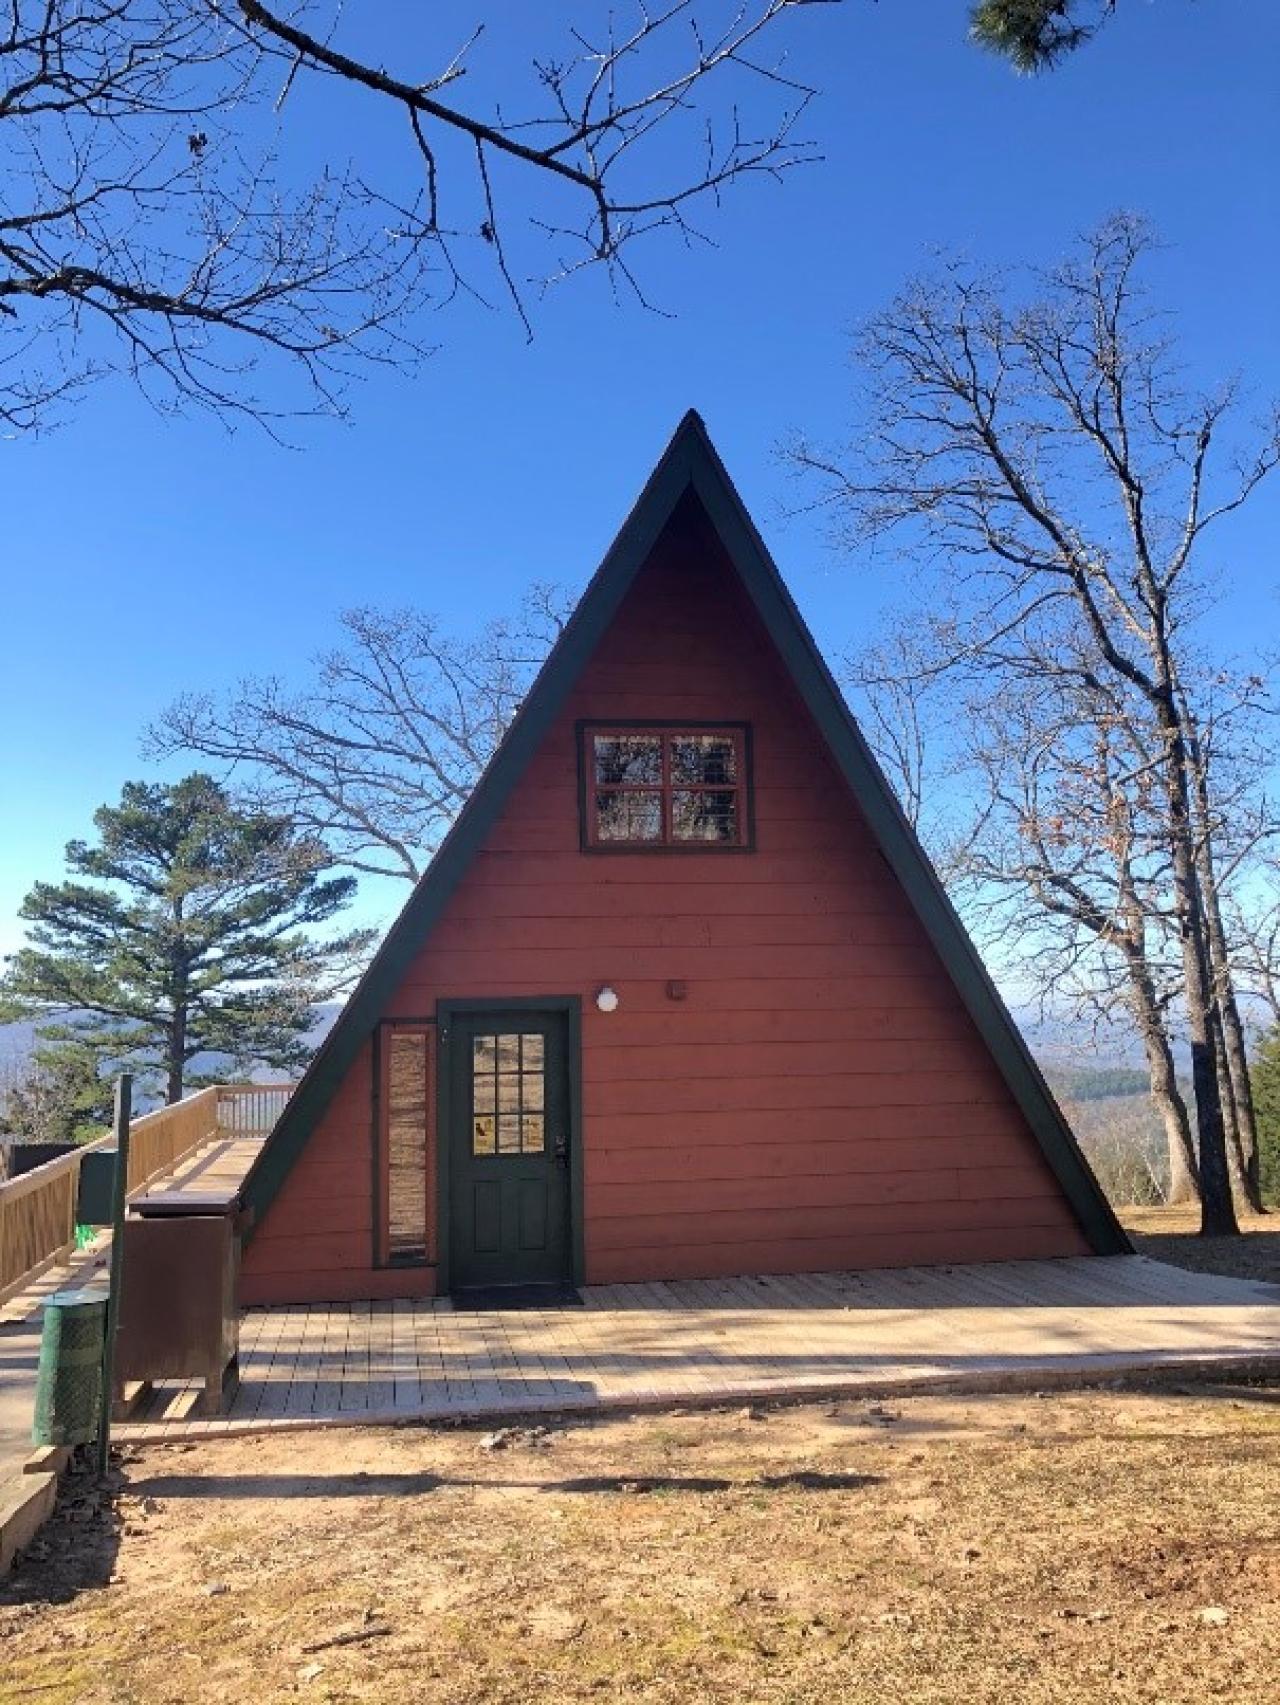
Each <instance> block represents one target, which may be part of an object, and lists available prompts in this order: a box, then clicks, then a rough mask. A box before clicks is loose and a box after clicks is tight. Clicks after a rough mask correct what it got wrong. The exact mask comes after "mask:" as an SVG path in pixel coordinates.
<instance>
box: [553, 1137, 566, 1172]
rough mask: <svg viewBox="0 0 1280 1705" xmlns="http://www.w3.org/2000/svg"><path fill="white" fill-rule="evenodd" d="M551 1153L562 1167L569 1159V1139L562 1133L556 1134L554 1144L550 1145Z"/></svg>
mask: <svg viewBox="0 0 1280 1705" xmlns="http://www.w3.org/2000/svg"><path fill="white" fill-rule="evenodd" d="M552 1153H553V1154H554V1155H555V1157H556V1159H557V1160H558V1161H559V1162H560V1164H561V1166H563V1165H564V1163H565V1162H566V1161H567V1160H568V1158H569V1138H568V1136H567V1134H566V1133H565V1132H564V1131H560V1132H559V1133H558V1134H557V1136H556V1139H555V1142H554V1144H553V1145H552Z"/></svg>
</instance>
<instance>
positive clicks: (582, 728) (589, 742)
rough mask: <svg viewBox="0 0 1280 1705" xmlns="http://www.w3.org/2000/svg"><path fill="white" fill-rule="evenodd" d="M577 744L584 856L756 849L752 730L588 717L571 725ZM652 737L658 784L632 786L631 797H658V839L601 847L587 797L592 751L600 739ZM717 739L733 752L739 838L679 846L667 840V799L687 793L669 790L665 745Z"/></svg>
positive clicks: (745, 725) (729, 723)
mask: <svg viewBox="0 0 1280 1705" xmlns="http://www.w3.org/2000/svg"><path fill="white" fill-rule="evenodd" d="M576 730H577V740H578V842H579V847H580V849H581V851H583V852H584V853H602V854H605V855H610V854H618V853H623V854H627V855H631V856H634V855H635V854H637V853H642V854H650V853H679V854H689V853H712V854H716V855H720V854H725V853H746V852H754V851H755V849H756V816H755V780H754V764H753V754H752V729H751V724H750V723H749V722H738V721H733V720H725V721H717V722H695V721H689V720H686V719H684V718H680V719H666V720H664V719H661V718H653V717H643V718H642V717H636V718H626V717H613V718H602V717H593V718H590V719H585V720H583V721H580V722H579V723H578V724H577V725H576ZM610 734H617V735H623V736H625V735H635V734H654V735H657V736H659V737H660V738H661V740H662V780H661V781H660V782H659V783H657V784H656V785H655V786H652V787H646V786H643V785H638V786H637V789H636V791H638V792H646V793H652V792H656V793H659V794H660V795H661V799H662V821H663V838H662V839H661V840H656V841H602V840H600V839H599V838H598V836H597V833H596V813H595V802H594V798H593V795H594V793H595V789H596V783H595V745H594V741H595V739H596V737H597V736H600V735H610ZM681 734H693V735H705V734H720V735H728V736H729V737H730V738H732V739H733V741H734V742H735V745H736V748H737V756H738V767H739V775H740V779H739V781H738V782H737V783H736V784H735V791H736V792H737V795H738V800H739V805H740V807H741V809H740V812H739V833H738V839H737V840H734V841H694V840H689V841H680V840H676V839H674V838H673V837H670V833H669V830H670V818H671V795H672V793H673V792H680V791H687V790H683V789H678V788H675V787H674V786H673V784H672V781H671V776H670V756H669V754H670V742H671V741H672V740H673V739H674V738H675V737H676V736H678V735H681Z"/></svg>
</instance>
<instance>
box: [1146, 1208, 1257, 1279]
mask: <svg viewBox="0 0 1280 1705" xmlns="http://www.w3.org/2000/svg"><path fill="white" fill-rule="evenodd" d="M1116 1212H1117V1213H1118V1214H1119V1215H1120V1217H1121V1219H1122V1220H1123V1221H1124V1224H1125V1229H1126V1230H1127V1231H1128V1232H1129V1235H1130V1236H1131V1237H1132V1238H1133V1244H1134V1248H1135V1249H1136V1250H1137V1251H1138V1253H1139V1255H1149V1256H1150V1257H1151V1259H1152V1260H1153V1261H1168V1262H1170V1263H1171V1264H1172V1265H1173V1266H1175V1267H1190V1268H1191V1269H1192V1270H1193V1271H1194V1272H1197V1273H1227V1274H1229V1275H1230V1276H1231V1277H1232V1278H1236V1279H1263V1280H1265V1281H1266V1282H1267V1283H1268V1284H1272V1285H1280V1212H1277V1213H1270V1214H1242V1215H1241V1216H1240V1228H1241V1232H1242V1234H1243V1235H1242V1236H1240V1237H1201V1236H1200V1235H1199V1232H1198V1230H1197V1228H1198V1226H1199V1224H1200V1209H1199V1207H1198V1206H1195V1207H1180V1208H1132V1207H1130V1208H1117V1210H1116Z"/></svg>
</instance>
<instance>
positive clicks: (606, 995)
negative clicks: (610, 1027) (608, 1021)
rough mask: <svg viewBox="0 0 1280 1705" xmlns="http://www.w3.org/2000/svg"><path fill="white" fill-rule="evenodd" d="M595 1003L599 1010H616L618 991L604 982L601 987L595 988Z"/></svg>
mask: <svg viewBox="0 0 1280 1705" xmlns="http://www.w3.org/2000/svg"><path fill="white" fill-rule="evenodd" d="M596 1005H597V1007H599V1009H600V1011H601V1012H617V1010H618V991H617V989H614V988H610V986H609V984H608V983H606V984H605V985H604V987H603V988H602V989H597V990H596Z"/></svg>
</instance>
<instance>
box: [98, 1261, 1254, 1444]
mask: <svg viewBox="0 0 1280 1705" xmlns="http://www.w3.org/2000/svg"><path fill="white" fill-rule="evenodd" d="M583 1301H584V1303H585V1306H584V1307H582V1308H570V1307H547V1308H543V1309H527V1310H524V1309H512V1310H493V1311H482V1312H474V1311H466V1310H455V1309H454V1308H453V1307H452V1305H451V1304H450V1303H449V1302H448V1301H447V1300H424V1301H416V1302H411V1301H398V1302H396V1303H394V1304H392V1303H374V1304H370V1303H367V1302H365V1303H333V1304H312V1305H310V1306H307V1307H295V1308H286V1309H262V1308H255V1309H252V1310H250V1311H249V1312H248V1314H247V1315H246V1316H245V1317H244V1320H243V1322H242V1331H241V1365H242V1380H241V1386H240V1390H239V1391H238V1392H237V1394H236V1396H235V1398H234V1399H233V1401H232V1403H231V1406H230V1409H229V1411H228V1413H227V1414H226V1415H224V1416H220V1417H215V1418H212V1419H207V1418H203V1417H199V1416H197V1415H196V1414H194V1413H192V1412H191V1404H190V1396H189V1392H188V1390H187V1389H186V1388H184V1387H182V1386H180V1385H178V1384H174V1385H172V1386H169V1387H167V1388H157V1392H156V1396H155V1399H154V1400H153V1402H152V1404H151V1405H150V1406H149V1407H148V1410H147V1411H146V1413H145V1414H144V1415H143V1416H141V1417H139V1418H138V1419H136V1420H134V1421H131V1422H128V1423H125V1424H123V1425H121V1426H120V1427H119V1428H118V1429H117V1431H118V1433H119V1435H120V1437H121V1438H129V1439H134V1440H149V1439H164V1440H168V1439H175V1438H183V1437H187V1438H209V1437H216V1436H218V1435H219V1434H220V1433H221V1434H228V1433H243V1432H255V1431H272V1430H275V1429H277V1428H289V1427H301V1426H313V1425H316V1424H330V1425H352V1424H361V1423H367V1422H379V1423H389V1422H397V1421H401V1422H402V1421H409V1420H422V1421H434V1420H448V1419H451V1418H452V1419H478V1420H486V1419H487V1420H493V1419H498V1418H501V1417H509V1416H510V1415H512V1414H516V1413H546V1412H553V1411H556V1410H563V1409H574V1410H591V1409H607V1408H627V1407H632V1408H643V1407H646V1406H653V1405H661V1404H670V1405H673V1406H677V1407H680V1406H684V1405H687V1404H690V1403H693V1404H705V1403H708V1402H741V1401H747V1400H750V1399H751V1398H753V1397H760V1398H766V1397H769V1396H775V1397H776V1396H780V1395H781V1396H788V1397H804V1396H815V1397H817V1396H824V1395H825V1396H830V1395H831V1394H832V1393H833V1392H835V1391H840V1392H842V1393H847V1394H850V1395H856V1394H858V1393H864V1394H880V1393H885V1392H889V1391H893V1390H895V1389H896V1390H903V1391H905V1390H908V1389H910V1390H919V1389H928V1388H930V1387H931V1386H933V1387H937V1388H944V1387H945V1388H947V1389H956V1388H959V1389H970V1390H982V1389H990V1388H992V1387H996V1388H999V1387H1001V1386H1008V1387H1023V1386H1027V1385H1030V1386H1031V1387H1033V1388H1034V1387H1036V1386H1037V1385H1041V1384H1043V1385H1055V1384H1067V1383H1083V1382H1087V1381H1089V1380H1091V1379H1093V1380H1097V1379H1105V1378H1109V1377H1112V1376H1114V1375H1115V1374H1116V1373H1117V1372H1120V1373H1128V1374H1135V1375H1141V1374H1143V1373H1144V1372H1145V1373H1151V1372H1156V1371H1161V1370H1165V1371H1167V1370H1169V1369H1171V1368H1172V1369H1174V1370H1184V1371H1186V1372H1191V1371H1196V1370H1201V1371H1207V1372H1209V1373H1212V1374H1215V1375H1217V1376H1219V1377H1221V1376H1223V1375H1225V1374H1228V1373H1230V1372H1231V1370H1232V1369H1235V1370H1237V1371H1239V1370H1243V1369H1245V1368H1248V1369H1249V1370H1250V1371H1259V1370H1261V1371H1269V1372H1271V1373H1273V1374H1277V1375H1280V1287H1275V1286H1268V1285H1262V1284H1256V1283H1250V1282H1246V1281H1243V1280H1235V1279H1226V1278H1219V1277H1213V1276H1203V1275H1200V1274H1197V1273H1190V1272H1185V1271H1183V1270H1182V1269H1180V1268H1174V1267H1167V1266H1164V1265H1162V1264H1160V1263H1158V1262H1154V1261H1149V1260H1147V1259H1146V1258H1145V1257H1142V1256H1135V1255H1130V1256H1116V1257H1111V1258H1108V1259H1099V1258H1094V1257H1084V1258H1080V1259H1075V1260H1061V1261H1024V1262H1004V1263H1001V1264H999V1265H983V1266H972V1267H905V1268H898V1269H893V1270H888V1271H884V1272H858V1273H815V1274H801V1275H796V1276H786V1277H766V1278H743V1279H691V1280H682V1281H679V1282H672V1283H656V1282H655V1283H650V1284H637V1285H604V1286H599V1287H595V1288H588V1289H587V1290H585V1291H584V1293H583Z"/></svg>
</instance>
